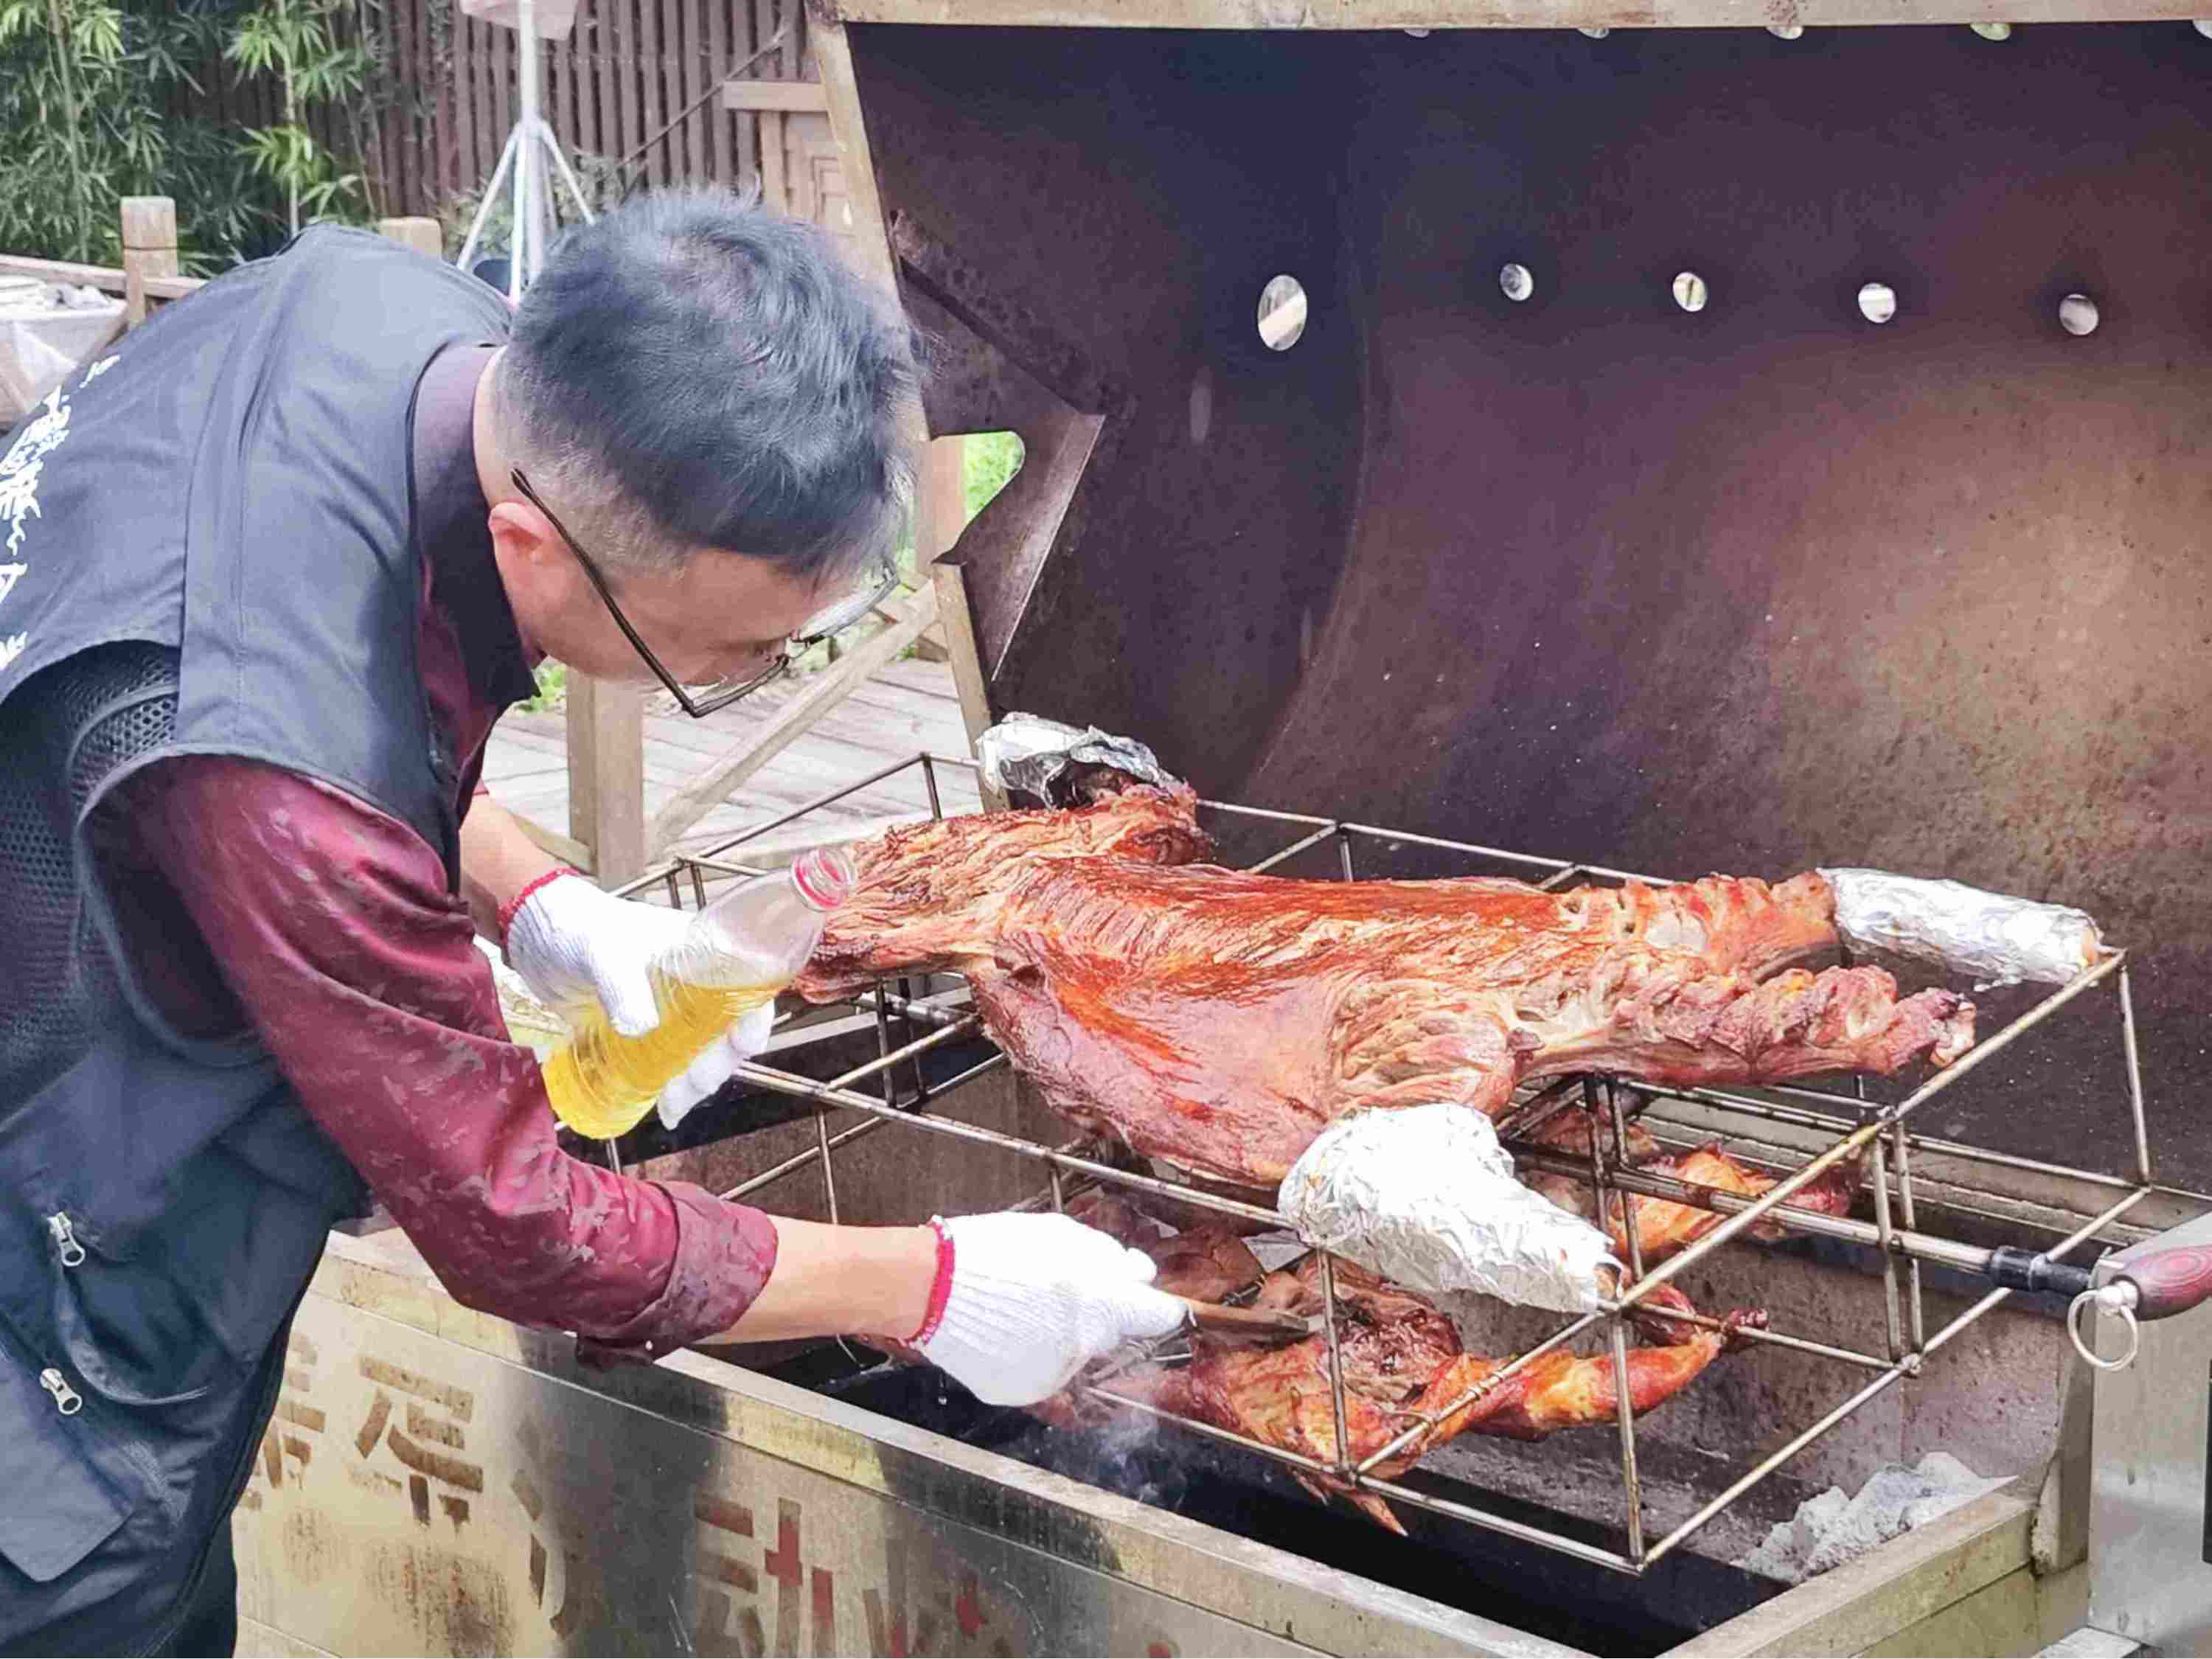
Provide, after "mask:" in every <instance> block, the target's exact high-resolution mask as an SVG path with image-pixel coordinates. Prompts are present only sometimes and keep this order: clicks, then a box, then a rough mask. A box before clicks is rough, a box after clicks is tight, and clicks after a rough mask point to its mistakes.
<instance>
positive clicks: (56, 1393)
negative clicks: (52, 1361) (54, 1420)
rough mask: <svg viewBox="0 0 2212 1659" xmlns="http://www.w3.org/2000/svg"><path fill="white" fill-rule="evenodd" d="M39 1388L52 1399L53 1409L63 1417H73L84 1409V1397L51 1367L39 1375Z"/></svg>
mask: <svg viewBox="0 0 2212 1659" xmlns="http://www.w3.org/2000/svg"><path fill="white" fill-rule="evenodd" d="M39 1386H40V1388H42V1389H45V1390H46V1392H47V1393H48V1394H50V1395H53V1397H54V1409H55V1410H56V1411H58V1412H59V1413H61V1414H62V1415H63V1416H64V1417H75V1416H76V1414H77V1413H79V1412H81V1411H82V1410H83V1409H84V1396H83V1395H81V1394H79V1393H78V1392H77V1391H76V1389H72V1388H71V1387H70V1385H69V1379H68V1378H67V1377H65V1376H63V1375H62V1374H61V1373H60V1372H59V1371H58V1370H55V1369H54V1368H53V1367H52V1365H49V1366H47V1367H46V1370H42V1371H40V1373H39Z"/></svg>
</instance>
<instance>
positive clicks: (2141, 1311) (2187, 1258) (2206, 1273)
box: [2112, 1244, 2212, 1319]
mask: <svg viewBox="0 0 2212 1659" xmlns="http://www.w3.org/2000/svg"><path fill="white" fill-rule="evenodd" d="M2112 1282H2113V1283H2115V1284H2118V1285H2134V1286H2135V1289H2136V1304H2135V1309H2134V1312H2135V1316H2136V1318H2137V1319H2170V1318H2172V1316H2174V1315H2175V1314H2184V1313H2187V1312H2188V1311H2189V1310H2191V1308H2194V1307H2196V1306H2197V1304H2199V1303H2201V1302H2203V1300H2204V1299H2205V1298H2206V1297H2212V1244H2172V1245H2168V1246H2167V1247H2166V1249H2162V1250H2148V1251H2146V1252H2144V1253H2143V1254H2142V1255H2138V1256H2134V1257H2132V1258H2130V1261H2128V1263H2127V1265H2126V1266H2125V1267H2123V1268H2121V1269H2120V1271H2119V1272H2118V1273H2117V1274H2116V1275H2114V1278H2113V1281H2112Z"/></svg>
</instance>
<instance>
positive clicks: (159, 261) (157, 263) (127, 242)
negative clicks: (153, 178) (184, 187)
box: [123, 196, 177, 328]
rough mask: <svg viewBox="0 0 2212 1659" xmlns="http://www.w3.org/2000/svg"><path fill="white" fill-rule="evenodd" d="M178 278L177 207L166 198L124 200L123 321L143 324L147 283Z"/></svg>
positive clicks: (132, 198)
mask: <svg viewBox="0 0 2212 1659" xmlns="http://www.w3.org/2000/svg"><path fill="white" fill-rule="evenodd" d="M176 274H177V204H176V203H175V202H174V201H173V200H172V199H171V198H170V197H167V196H126V197H124V198H123V320H124V323H125V325H126V326H127V327H131V328H136V327H137V326H138V325H139V324H141V323H143V322H144V321H145V320H146V279H147V278H148V277H149V276H175V275H176Z"/></svg>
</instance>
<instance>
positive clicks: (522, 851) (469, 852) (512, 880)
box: [461, 795, 568, 942]
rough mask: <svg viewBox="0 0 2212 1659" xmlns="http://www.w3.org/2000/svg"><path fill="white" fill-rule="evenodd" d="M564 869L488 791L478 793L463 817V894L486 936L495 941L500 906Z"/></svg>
mask: <svg viewBox="0 0 2212 1659" xmlns="http://www.w3.org/2000/svg"><path fill="white" fill-rule="evenodd" d="M566 868H568V866H566V865H564V864H562V862H561V860H559V859H556V858H555V857H554V856H553V855H552V854H550V853H549V852H547V851H546V850H545V849H544V848H542V847H540V846H539V845H538V843H537V842H534V841H532V840H531V839H530V837H529V836H527V835H526V834H525V833H524V832H523V828H522V825H521V824H520V823H519V822H517V821H516V818H515V816H514V814H513V813H512V812H510V811H507V809H506V808H505V807H504V806H501V805H500V804H499V803H498V802H497V801H495V800H494V799H492V798H491V797H490V796H489V795H478V796H477V798H476V800H475V801H474V803H473V804H472V805H471V806H470V808H469V815H468V817H465V818H464V819H463V820H462V821H461V896H462V897H463V898H465V900H467V901H468V906H469V920H470V921H473V922H474V923H476V927H477V932H478V933H482V934H483V936H484V937H485V938H486V939H491V940H494V941H495V942H496V941H497V940H498V939H499V912H500V908H501V906H502V905H504V904H505V903H506V902H507V901H508V900H509V899H511V898H513V896H515V895H516V894H517V893H519V892H520V891H521V890H523V889H524V888H526V887H527V886H528V885H530V884H531V883H532V882H533V881H535V880H537V879H538V877H540V876H542V875H544V873H545V872H547V871H549V870H564V869H566Z"/></svg>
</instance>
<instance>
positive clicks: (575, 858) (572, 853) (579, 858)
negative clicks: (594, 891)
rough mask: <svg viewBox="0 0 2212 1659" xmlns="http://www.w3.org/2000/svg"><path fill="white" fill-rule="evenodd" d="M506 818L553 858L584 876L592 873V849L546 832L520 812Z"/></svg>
mask: <svg viewBox="0 0 2212 1659" xmlns="http://www.w3.org/2000/svg"><path fill="white" fill-rule="evenodd" d="M507 816H508V817H511V818H513V820H514V822H515V825H516V827H517V828H519V829H520V830H521V831H522V833H523V834H524V835H526V836H529V837H530V839H531V840H532V842H534V843H535V844H537V845H538V847H541V848H544V850H545V851H547V852H549V853H550V854H552V855H553V856H554V857H555V858H556V859H559V860H561V861H562V863H564V864H573V865H574V866H576V868H578V869H579V870H581V871H582V872H584V873H585V874H586V875H589V874H590V873H591V872H592V865H593V863H594V862H596V860H593V858H592V849H591V848H589V847H586V845H585V844H584V843H583V842H580V841H578V840H576V839H575V838H574V836H564V835H562V833H561V832H560V831H559V830H557V829H547V828H546V827H545V826H544V824H542V823H538V822H537V820H535V819H534V818H526V817H523V816H522V814H521V813H520V812H510V813H508V814H507Z"/></svg>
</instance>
